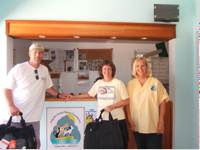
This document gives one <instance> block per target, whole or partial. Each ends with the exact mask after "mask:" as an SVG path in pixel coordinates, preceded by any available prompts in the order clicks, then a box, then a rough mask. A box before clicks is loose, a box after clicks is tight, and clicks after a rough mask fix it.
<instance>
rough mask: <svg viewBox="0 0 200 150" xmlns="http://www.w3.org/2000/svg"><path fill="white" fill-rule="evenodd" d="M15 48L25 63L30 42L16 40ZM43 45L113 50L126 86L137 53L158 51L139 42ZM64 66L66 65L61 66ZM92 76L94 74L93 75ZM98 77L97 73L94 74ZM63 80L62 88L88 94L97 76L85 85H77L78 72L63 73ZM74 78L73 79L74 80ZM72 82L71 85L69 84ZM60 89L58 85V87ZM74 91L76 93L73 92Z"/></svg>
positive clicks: (117, 66) (100, 41) (46, 44)
mask: <svg viewBox="0 0 200 150" xmlns="http://www.w3.org/2000/svg"><path fill="white" fill-rule="evenodd" d="M14 41H15V42H14V48H15V49H16V61H17V62H18V63H19V62H23V61H24V60H26V59H27V58H28V57H27V56H28V47H29V45H30V44H31V41H29V40H19V39H18V40H17V39H15V40H14ZM39 42H40V43H42V44H43V45H44V46H45V48H47V49H50V50H56V51H59V50H71V49H77V48H80V49H86V48H88V49H104V48H105V49H106V48H113V62H114V64H115V65H116V69H117V71H116V77H117V78H119V79H121V80H122V81H123V82H124V83H125V84H127V83H128V81H129V80H130V79H131V62H132V58H134V57H135V51H137V52H140V51H142V52H149V51H153V50H156V47H155V42H147V41H144V42H141V41H140V42H139V41H119V40H116V41H112V40H107V41H105V40H103V41H102V40H99V41H93V42H88V41H87V42H83V41H82V42H80V41H73V42H72V41H71V42H58V41H57V42H55V41H39ZM60 65H64V63H63V64H62V63H61V64H60ZM91 74H92V73H91ZM93 74H96V76H97V75H98V74H97V73H93ZM61 77H62V79H60V81H61V82H62V84H63V83H65V85H62V86H61V88H62V89H63V90H64V91H65V92H68V90H67V89H69V91H70V92H74V93H79V92H87V90H88V89H89V88H90V87H91V85H92V83H93V81H94V79H95V76H94V75H93V76H91V79H90V82H89V83H88V84H84V85H78V84H77V72H73V73H70V74H68V75H67V74H66V73H62V74H61ZM72 78H73V79H72ZM69 82H70V83H69ZM54 83H55V84H58V81H56V80H54ZM56 87H58V85H56ZM72 90H74V91H72Z"/></svg>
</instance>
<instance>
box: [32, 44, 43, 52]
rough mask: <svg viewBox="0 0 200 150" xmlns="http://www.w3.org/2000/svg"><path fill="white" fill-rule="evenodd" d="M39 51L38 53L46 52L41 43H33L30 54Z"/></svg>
mask: <svg viewBox="0 0 200 150" xmlns="http://www.w3.org/2000/svg"><path fill="white" fill-rule="evenodd" d="M33 50H37V51H44V46H42V44H40V43H32V44H31V46H30V47H29V52H31V51H33Z"/></svg>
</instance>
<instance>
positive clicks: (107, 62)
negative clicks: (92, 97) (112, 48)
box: [99, 60, 116, 77]
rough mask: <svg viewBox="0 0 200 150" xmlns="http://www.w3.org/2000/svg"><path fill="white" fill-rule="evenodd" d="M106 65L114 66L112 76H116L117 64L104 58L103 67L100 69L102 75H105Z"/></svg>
mask: <svg viewBox="0 0 200 150" xmlns="http://www.w3.org/2000/svg"><path fill="white" fill-rule="evenodd" d="M105 65H108V66H110V67H111V68H112V77H114V76H115V73H116V67H115V64H114V63H113V62H112V61H110V60H104V61H103V63H102V64H101V67H100V70H99V71H100V76H101V77H103V73H102V68H103V66H105Z"/></svg>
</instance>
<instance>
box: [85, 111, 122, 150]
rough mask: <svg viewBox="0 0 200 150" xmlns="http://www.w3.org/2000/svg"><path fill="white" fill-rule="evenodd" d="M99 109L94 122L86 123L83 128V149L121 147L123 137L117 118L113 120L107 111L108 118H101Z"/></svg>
mask: <svg viewBox="0 0 200 150" xmlns="http://www.w3.org/2000/svg"><path fill="white" fill-rule="evenodd" d="M103 112H104V110H102V111H101V113H100V116H99V118H97V119H96V120H95V122H91V123H88V124H87V126H86V129H85V136H84V148H85V149H121V148H123V139H122V134H121V131H120V127H119V122H118V120H116V119H115V120H113V117H112V115H111V113H109V120H102V113H103Z"/></svg>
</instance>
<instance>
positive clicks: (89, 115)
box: [85, 109, 96, 125]
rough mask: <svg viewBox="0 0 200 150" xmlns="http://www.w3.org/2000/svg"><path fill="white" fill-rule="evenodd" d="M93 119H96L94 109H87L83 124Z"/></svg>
mask: <svg viewBox="0 0 200 150" xmlns="http://www.w3.org/2000/svg"><path fill="white" fill-rule="evenodd" d="M95 119H96V110H94V109H88V110H86V111H85V125H87V124H88V123H90V122H93V121H95Z"/></svg>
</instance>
